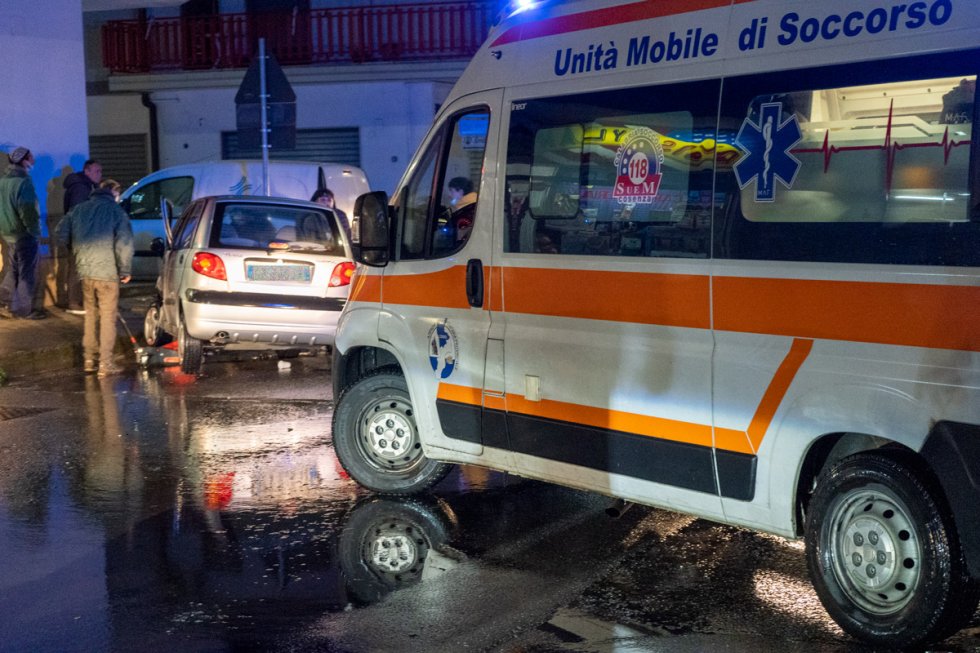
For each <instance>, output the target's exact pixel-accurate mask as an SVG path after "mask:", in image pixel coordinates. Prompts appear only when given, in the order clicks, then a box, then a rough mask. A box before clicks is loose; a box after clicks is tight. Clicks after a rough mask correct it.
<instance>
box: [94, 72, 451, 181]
mask: <svg viewBox="0 0 980 653" xmlns="http://www.w3.org/2000/svg"><path fill="white" fill-rule="evenodd" d="M294 90H295V92H296V123H297V124H296V126H297V128H298V129H313V128H324V127H359V128H360V130H361V132H360V133H361V167H362V168H363V169H364V171H365V172H366V173H367V175H368V179H369V180H370V182H371V187H372V188H373V189H377V190H385V191H388V192H389V193H390V192H391V191H392V190H393V189H394V188H395V185H396V184H397V183H398V180H399V179H400V178H401V175H402V173H403V172H404V170H405V167H406V166H407V165H408V162H409V160H410V159H411V156H412V154H413V153H414V152H415V149H416V148H417V147H418V144H419V142H420V141H421V140H422V137H423V136H424V135H425V133H426V131H427V130H428V128H429V126H430V124H431V123H432V118H433V116H434V115H435V108H436V106H437V105H438V104H440V103H441V102H442V100H443V99H444V98H445V97H446V95H447V93H448V91H449V85H448V84H439V83H433V82H364V83H352V84H343V85H336V84H335V85H322V84H317V85H297V86H294ZM236 91H237V89H232V88H224V89H188V90H175V91H159V92H155V93H152V94H151V99H152V100H153V102H154V103H156V106H157V116H158V125H159V132H160V167H162V168H165V167H168V166H172V165H177V164H181V163H193V162H196V161H206V160H214V159H220V158H221V132H223V131H232V130H234V129H235V93H236ZM108 97H111V96H100V97H93V98H90V103H89V107H90V109H89V111H90V115H91V116H92V119H93V129H92V133H93V134H105V133H112V131H110V125H111V122H112V121H113V120H115V119H116V118H114V117H113V116H117V117H119V116H122V115H123V111H125V112H127V113H129V114H130V115H137V116H143V115H145V111H146V110H145V109H144V108H143V107H142V106H141V105H140V104H139V98H138V97H136V99H135V100H132V99H131V100H128V101H127V102H128V103H129V104H128V105H126V104H125V103H124V104H121V105H117V106H115V107H113V106H110V105H109V104H108V100H107V99H105V98H108ZM126 106H129V107H130V108H129V109H124V107H126ZM137 112H138V113H137ZM96 116H99V118H96ZM117 133H118V132H117ZM271 156H272V157H273V158H275V152H274V151H273V152H272V153H271Z"/></svg>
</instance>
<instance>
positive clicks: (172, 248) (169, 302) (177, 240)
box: [159, 199, 213, 335]
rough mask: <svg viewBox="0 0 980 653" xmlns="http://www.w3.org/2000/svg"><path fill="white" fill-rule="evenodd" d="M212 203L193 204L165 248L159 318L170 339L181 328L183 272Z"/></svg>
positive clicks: (160, 285)
mask: <svg viewBox="0 0 980 653" xmlns="http://www.w3.org/2000/svg"><path fill="white" fill-rule="evenodd" d="M209 205H213V203H211V202H209V201H208V200H207V199H200V200H197V201H195V202H194V203H192V204H191V205H190V206H188V207H187V209H186V210H185V211H184V213H183V214H182V215H181V216H180V219H179V220H178V221H177V227H176V228H175V229H174V231H173V237H172V239H171V241H170V242H169V243H168V244H167V249H166V251H165V252H164V255H163V263H162V266H161V270H160V279H159V287H160V295H161V299H162V308H161V318H162V323H163V325H164V330H165V331H167V332H168V333H170V334H172V335H176V334H177V328H178V325H179V324H180V312H179V311H180V297H179V296H178V293H179V292H180V282H181V279H182V278H183V275H184V274H185V269H186V268H189V267H190V260H189V257H190V256H192V255H193V253H194V247H195V240H194V236H195V234H196V233H197V228H198V226H199V225H200V224H201V220H202V218H203V217H204V215H205V214H208V213H210V212H209V211H208V210H207V209H208V207H209Z"/></svg>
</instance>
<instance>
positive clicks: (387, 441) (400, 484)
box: [333, 367, 451, 495]
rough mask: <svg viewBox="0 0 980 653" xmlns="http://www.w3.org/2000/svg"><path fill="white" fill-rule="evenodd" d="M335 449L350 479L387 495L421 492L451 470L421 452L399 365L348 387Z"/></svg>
mask: <svg viewBox="0 0 980 653" xmlns="http://www.w3.org/2000/svg"><path fill="white" fill-rule="evenodd" d="M333 446H334V449H335V450H336V452H337V458H338V459H339V460H340V464H341V465H343V467H344V469H345V470H346V471H347V473H348V474H350V476H351V478H353V479H354V480H355V481H357V482H358V483H360V484H361V485H363V486H364V487H366V488H368V489H369V490H373V491H375V492H380V493H383V494H393V495H409V494H416V493H418V492H422V491H424V490H427V489H428V488H430V487H432V486H433V485H435V484H436V483H438V482H439V481H441V480H442V479H443V477H445V476H446V474H447V473H449V470H450V469H451V466H450V465H447V464H445V463H441V462H438V461H435V460H430V459H429V458H427V457H426V456H425V454H424V453H423V452H422V442H421V440H420V438H419V430H418V426H417V425H416V422H415V410H414V408H413V407H412V400H411V397H409V395H408V386H407V385H406V384H405V378H404V377H403V376H402V375H401V373H400V371H399V370H398V369H397V368H394V367H387V368H382V369H380V370H377V371H375V372H373V373H371V374H369V375H367V376H364V377H362V378H361V379H358V380H357V381H355V382H354V383H352V384H351V385H349V386H348V387H347V388H345V389H344V391H343V392H342V393H341V395H340V398H339V400H338V401H337V405H336V408H335V410H334V416H333Z"/></svg>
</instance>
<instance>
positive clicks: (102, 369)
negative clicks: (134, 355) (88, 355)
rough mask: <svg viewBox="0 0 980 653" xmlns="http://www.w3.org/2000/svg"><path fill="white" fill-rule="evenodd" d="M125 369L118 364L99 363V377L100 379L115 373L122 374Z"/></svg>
mask: <svg viewBox="0 0 980 653" xmlns="http://www.w3.org/2000/svg"><path fill="white" fill-rule="evenodd" d="M122 371H123V369H122V368H121V367H118V366H116V365H99V373H98V377H99V378H100V379H102V378H105V377H107V376H112V375H114V374H122Z"/></svg>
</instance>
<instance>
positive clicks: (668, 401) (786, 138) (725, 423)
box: [333, 0, 980, 648]
mask: <svg viewBox="0 0 980 653" xmlns="http://www.w3.org/2000/svg"><path fill="white" fill-rule="evenodd" d="M978 69H980V3H978V2H976V0H911V1H910V0H861V1H858V0H822V1H821V2H810V1H803V0H755V1H747V0H704V1H702V2H696V3H694V2H690V1H688V0H683V1H682V0H662V1H658V2H615V1H613V0H596V1H594V2H593V1H583V2H565V3H560V4H555V5H554V6H548V5H542V6H539V7H537V8H532V9H530V10H526V11H524V12H520V13H515V14H514V15H512V16H510V17H509V18H507V19H505V20H503V22H502V23H501V24H499V25H498V26H497V27H495V28H494V29H493V31H492V33H491V35H490V36H489V39H488V41H487V43H486V44H485V45H484V47H483V48H482V49H481V50H480V51H479V52H478V53H477V55H476V56H475V57H474V59H473V61H472V63H471V64H470V66H469V68H468V69H467V71H466V72H465V74H464V75H463V76H462V78H461V79H460V80H459V82H458V84H457V85H456V87H455V89H454V90H453V92H452V93H451V94H450V97H449V98H448V99H447V101H446V103H445V104H444V105H443V107H442V109H441V110H440V112H439V115H438V116H437V118H436V122H435V124H434V126H433V128H432V130H431V131H430V133H429V135H428V136H427V137H426V139H425V140H424V142H423V143H422V144H421V147H420V149H419V152H418V154H417V155H416V157H415V158H414V160H413V162H412V164H411V165H410V166H409V168H408V170H407V172H406V174H405V177H404V179H403V180H402V182H401V183H400V185H399V187H398V191H397V192H396V194H395V196H394V197H393V198H392V200H391V202H390V206H389V205H388V204H389V203H388V198H387V197H385V196H384V194H382V193H373V194H370V195H368V196H366V197H364V198H362V199H361V200H359V206H358V207H357V208H356V209H355V213H354V218H353V234H354V236H353V240H354V244H355V247H354V250H355V254H354V256H355V259H357V260H358V261H359V262H360V263H362V265H360V266H359V268H358V272H357V274H356V275H355V278H354V280H353V282H352V289H351V292H350V298H349V301H348V303H347V305H346V307H345V309H344V312H343V314H342V316H341V319H340V323H339V326H338V331H337V336H336V357H337V358H336V361H335V363H336V364H335V365H334V368H333V374H334V382H335V384H336V390H337V392H336V396H337V397H338V404H337V408H336V412H335V415H334V425H333V440H334V445H335V447H336V450H337V454H338V457H339V458H340V460H341V462H342V463H343V465H344V467H345V468H346V469H347V471H348V472H349V473H350V475H351V476H352V477H353V478H354V479H356V480H357V481H358V482H360V483H361V484H363V485H365V486H367V487H368V488H371V489H374V490H376V491H382V492H391V493H395V494H408V493H412V492H418V491H420V490H423V489H426V488H429V487H431V486H432V485H434V484H435V483H436V482H438V481H439V479H440V478H442V476H443V475H444V474H445V472H446V470H447V464H448V463H467V464H476V465H483V466H486V467H489V468H493V469H500V470H506V471H508V472H512V473H516V474H520V475H524V476H527V477H531V478H537V479H544V480H548V481H553V482H556V483H562V484H565V485H569V486H574V487H578V488H585V489H588V490H592V491H596V492H601V493H605V494H608V495H610V496H612V497H617V498H622V499H624V500H627V501H637V502H642V503H644V504H647V505H651V506H659V507H663V508H668V509H671V510H679V511H685V512H688V513H691V514H693V515H698V516H700V517H703V518H706V519H711V520H716V521H718V522H723V523H726V524H735V525H739V526H744V527H747V528H752V529H758V530H761V531H766V532H769V533H774V534H778V535H781V536H785V537H787V538H803V539H805V541H806V550H807V554H806V555H807V560H808V564H809V568H810V571H811V576H812V579H813V582H814V585H815V587H816V590H817V593H818V594H819V595H820V598H821V600H822V601H823V603H824V605H825V606H826V608H827V610H828V612H829V613H830V614H831V616H832V617H833V618H834V619H835V620H836V621H837V622H838V623H839V624H840V625H841V627H842V628H843V629H844V630H845V631H847V632H848V633H850V634H852V635H854V636H856V637H859V638H861V639H864V640H867V641H869V642H871V643H872V644H873V645H875V646H880V647H888V648H898V647H906V646H915V645H919V644H922V643H924V642H930V641H936V640H939V639H942V638H944V637H946V636H947V635H949V634H951V633H952V632H955V631H956V630H957V629H959V628H961V627H962V626H963V625H964V624H966V623H967V622H968V620H969V619H970V617H971V616H972V615H973V613H974V610H975V609H976V607H977V602H978V592H980V510H978V509H977V506H978V505H980V480H978V479H980V150H978V148H977V147H976V139H974V138H973V135H974V133H975V132H976V123H977V115H978V112H977V106H978V105H977V103H976V101H975V96H976V80H977V73H978ZM450 186H455V187H456V188H457V190H454V191H450V188H449V187H450ZM461 187H466V188H463V190H459V188H461ZM466 189H469V190H470V191H471V192H469V193H466V194H465V195H464V197H465V196H468V197H469V199H468V200H466V199H464V198H463V197H460V194H461V193H463V192H464V191H465V190H466ZM454 202H455V203H454ZM463 205H465V207H464V208H460V207H462V206H463ZM474 206H475V208H474Z"/></svg>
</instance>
